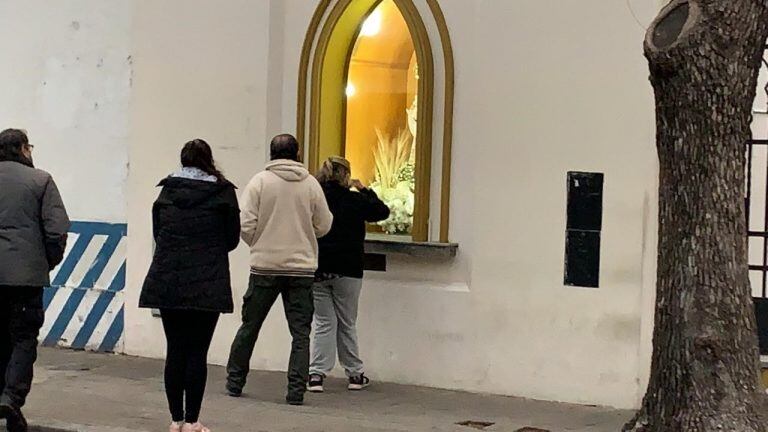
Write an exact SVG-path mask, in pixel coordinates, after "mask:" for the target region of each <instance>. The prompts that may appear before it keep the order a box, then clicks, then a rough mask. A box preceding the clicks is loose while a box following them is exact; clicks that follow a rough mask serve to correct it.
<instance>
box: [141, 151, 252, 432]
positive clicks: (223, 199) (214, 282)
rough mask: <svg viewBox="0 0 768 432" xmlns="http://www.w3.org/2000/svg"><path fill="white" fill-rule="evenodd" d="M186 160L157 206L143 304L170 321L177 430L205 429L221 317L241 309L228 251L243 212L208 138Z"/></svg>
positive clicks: (169, 381)
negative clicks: (210, 365) (203, 414)
mask: <svg viewBox="0 0 768 432" xmlns="http://www.w3.org/2000/svg"><path fill="white" fill-rule="evenodd" d="M181 165H182V169H181V170H180V171H178V172H176V173H174V174H172V175H171V176H170V177H168V178H166V179H164V180H162V181H161V182H160V186H162V188H163V189H162V191H161V192H160V196H159V197H158V199H157V201H155V204H154V207H153V208H152V219H153V231H154V237H155V243H156V249H155V254H154V257H153V259H152V265H151V267H150V269H149V274H148V275H147V278H146V280H145V281H144V286H143V288H142V291H141V298H140V301H139V306H140V307H143V308H154V309H160V315H161V318H162V321H163V329H164V330H165V336H166V340H167V344H168V349H167V355H166V362H165V390H166V395H167V397H168V404H169V407H170V411H171V417H172V423H171V426H170V431H171V432H179V431H184V432H201V431H202V432H205V431H208V428H206V427H204V426H202V425H201V424H200V423H199V415H200V408H201V406H202V401H203V394H204V392H205V384H206V379H207V357H208V349H209V347H210V345H211V340H212V339H213V333H214V330H215V329H216V323H217V322H218V319H219V314H221V313H231V312H232V311H233V302H232V286H231V282H230V274H229V256H228V253H229V252H230V251H232V250H234V249H235V248H236V247H237V245H238V243H239V241H240V210H239V208H238V205H237V196H236V194H235V186H234V185H233V184H232V183H230V182H229V181H227V180H226V179H225V178H224V176H223V175H222V174H221V172H220V171H219V170H217V169H216V166H215V164H214V161H213V155H212V153H211V148H210V146H209V145H208V144H207V143H206V142H205V141H203V140H200V139H197V140H194V141H190V142H188V143H187V144H186V145H185V146H184V149H183V150H182V151H181ZM185 397H186V398H185ZM185 400H186V406H185V405H184V401H185Z"/></svg>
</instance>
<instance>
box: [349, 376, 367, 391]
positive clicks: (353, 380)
mask: <svg viewBox="0 0 768 432" xmlns="http://www.w3.org/2000/svg"><path fill="white" fill-rule="evenodd" d="M370 385H371V380H369V379H368V377H367V376H365V374H360V375H359V376H356V377H349V385H348V386H347V389H349V390H352V391H359V390H363V389H365V388H366V387H368V386H370Z"/></svg>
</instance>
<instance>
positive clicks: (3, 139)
mask: <svg viewBox="0 0 768 432" xmlns="http://www.w3.org/2000/svg"><path fill="white" fill-rule="evenodd" d="M27 145H29V138H28V137H27V134H26V132H24V131H23V130H19V129H6V130H4V131H2V132H0V162H18V163H21V164H24V165H27V166H30V167H31V166H32V161H31V160H29V159H28V158H27V157H26V156H24V153H23V152H22V150H23V149H24V147H25V146H27Z"/></svg>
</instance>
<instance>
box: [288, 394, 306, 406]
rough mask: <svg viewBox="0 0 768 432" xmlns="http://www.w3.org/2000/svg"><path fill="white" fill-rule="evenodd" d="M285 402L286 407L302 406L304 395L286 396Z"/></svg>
mask: <svg viewBox="0 0 768 432" xmlns="http://www.w3.org/2000/svg"><path fill="white" fill-rule="evenodd" d="M285 401H286V402H287V403H288V405H293V406H300V405H304V395H288V396H286V397H285Z"/></svg>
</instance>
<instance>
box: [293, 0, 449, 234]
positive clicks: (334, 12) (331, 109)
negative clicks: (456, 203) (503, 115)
mask: <svg viewBox="0 0 768 432" xmlns="http://www.w3.org/2000/svg"><path fill="white" fill-rule="evenodd" d="M382 1H383V0H320V2H319V4H318V6H317V8H316V10H315V13H314V15H313V16H312V19H311V21H310V24H309V28H308V30H307V34H306V37H305V41H304V46H303V49H302V57H301V62H300V68H299V88H298V106H297V137H298V138H299V141H300V142H302V143H303V144H304V147H305V149H304V152H305V155H306V158H307V161H308V165H309V167H310V169H312V170H316V169H317V168H318V167H319V164H320V163H322V161H323V160H324V159H325V158H326V157H327V156H329V155H332V154H343V153H344V149H345V141H346V137H347V125H346V120H347V114H348V112H347V96H346V92H345V89H346V86H347V80H348V78H349V75H348V73H349V71H350V60H351V58H352V54H353V53H352V51H353V48H354V47H355V42H356V41H357V40H358V36H359V32H360V30H361V28H362V25H363V23H364V22H365V20H366V18H368V17H369V15H370V14H371V13H372V12H373V11H374V10H375V9H376V8H377V7H378V6H379V5H380V4H381V3H382ZM388 1H391V2H394V3H395V4H396V6H397V8H398V10H399V12H400V13H401V15H402V18H403V19H404V20H405V23H406V24H407V27H408V30H409V34H410V37H411V39H412V41H413V49H414V52H415V56H414V57H415V61H416V62H417V63H418V72H419V80H418V83H417V86H418V95H419V96H418V108H417V112H418V120H417V123H418V133H417V134H416V137H415V141H416V145H415V166H416V168H415V171H416V179H415V191H414V201H415V208H414V214H413V228H412V232H411V236H412V239H413V240H414V241H439V242H444V243H447V242H448V239H449V237H448V233H449V230H448V223H449V209H450V201H449V200H450V176H451V147H452V124H453V121H452V120H453V118H452V116H453V50H452V47H451V42H450V37H449V34H448V29H447V26H446V24H445V18H444V16H443V13H442V10H441V9H440V6H439V4H438V3H437V1H436V0H426V3H427V5H428V11H429V12H430V13H431V14H430V13H427V14H426V15H428V16H427V18H428V24H430V25H431V26H432V27H433V28H436V29H437V32H438V34H439V44H440V50H439V52H440V53H441V54H442V59H441V60H442V61H441V62H440V65H441V66H442V69H441V77H440V78H441V80H442V82H443V83H444V88H443V89H441V91H442V99H443V101H444V103H443V104H442V105H441V106H440V107H438V108H436V107H434V106H433V105H434V103H433V101H434V92H435V77H434V59H433V52H434V50H433V44H434V43H435V42H434V41H433V40H430V35H429V33H428V31H427V28H426V25H425V20H424V18H423V12H424V9H425V8H422V10H420V9H419V8H418V7H417V6H416V5H415V4H414V2H413V1H412V0H388ZM433 39H437V38H434V36H433ZM435 109H438V110H441V111H442V112H440V113H439V114H440V116H439V117H440V119H441V122H442V125H441V126H442V128H441V132H442V133H441V134H440V139H441V142H440V145H439V149H440V151H441V154H442V157H441V159H440V160H441V161H442V162H441V163H440V164H439V165H440V166H439V170H438V171H439V172H440V173H441V176H440V177H441V178H440V179H439V180H440V181H439V182H438V184H439V194H438V195H439V196H435V194H434V193H433V188H432V187H431V185H432V183H433V182H435V181H436V180H437V179H433V178H432V172H433V171H434V170H433V164H434V161H433V157H432V154H433V139H434V137H433V126H434V125H433V113H434V112H435ZM437 126H440V125H437ZM430 209H432V210H433V211H435V209H438V210H439V214H440V218H439V221H440V222H439V224H440V226H439V230H438V233H437V234H433V235H432V236H430V226H429V225H430V224H429V220H430Z"/></svg>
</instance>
